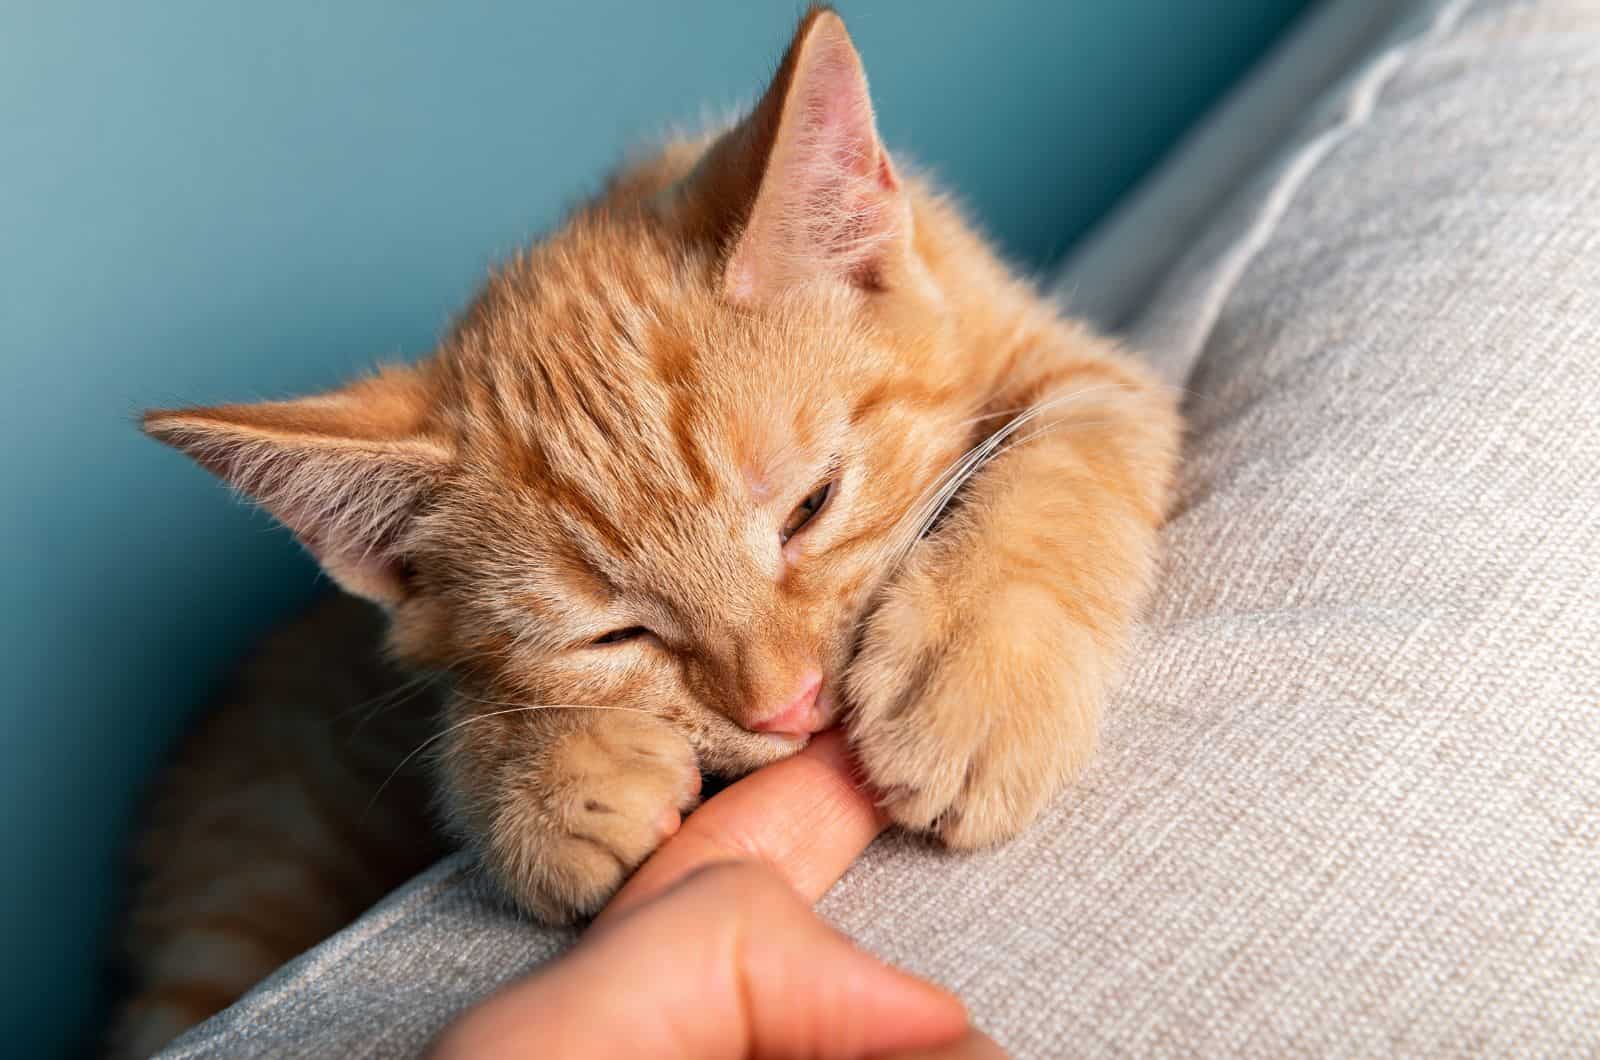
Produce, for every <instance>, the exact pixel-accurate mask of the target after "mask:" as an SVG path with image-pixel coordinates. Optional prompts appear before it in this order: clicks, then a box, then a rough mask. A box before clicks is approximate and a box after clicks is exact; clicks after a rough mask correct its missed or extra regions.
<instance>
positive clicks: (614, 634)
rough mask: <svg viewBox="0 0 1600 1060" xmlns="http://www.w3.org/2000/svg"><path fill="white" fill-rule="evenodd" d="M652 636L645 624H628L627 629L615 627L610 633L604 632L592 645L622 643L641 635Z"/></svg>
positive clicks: (601, 645)
mask: <svg viewBox="0 0 1600 1060" xmlns="http://www.w3.org/2000/svg"><path fill="white" fill-rule="evenodd" d="M648 636H650V631H649V630H648V629H645V628H644V627H643V626H628V627H627V628H626V629H614V630H612V631H611V632H610V633H602V634H601V635H600V636H598V637H596V638H595V639H594V640H592V641H590V642H589V643H590V645H592V646H593V647H596V648H599V647H604V646H605V645H607V644H621V643H623V642H625V641H630V640H638V639H639V638H640V637H648Z"/></svg>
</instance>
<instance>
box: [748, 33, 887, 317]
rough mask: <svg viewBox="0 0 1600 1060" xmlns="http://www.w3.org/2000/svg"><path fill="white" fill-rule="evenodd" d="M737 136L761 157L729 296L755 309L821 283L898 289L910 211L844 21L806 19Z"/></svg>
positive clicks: (858, 57) (749, 167)
mask: <svg viewBox="0 0 1600 1060" xmlns="http://www.w3.org/2000/svg"><path fill="white" fill-rule="evenodd" d="M730 136H732V137H734V140H732V141H730V145H734V144H737V145H742V146H743V148H744V149H745V151H746V152H754V153H756V154H757V156H758V157H763V155H764V158H763V161H762V162H761V164H760V167H759V173H760V182H759V185H758V188H757V190H756V192H755V196H754V202H753V203H752V204H751V205H750V208H749V214H748V220H747V221H746V223H745V225H744V229H743V231H742V232H741V233H740V235H739V238H738V241H737V242H736V243H735V244H734V247H733V252H732V254H731V255H730V256H729V258H728V263H727V267H726V271H725V272H724V274H723V289H724V292H725V293H726V294H727V295H728V297H730V298H732V299H734V300H735V301H740V302H760V301H763V300H765V299H768V298H771V297H773V296H775V295H778V294H780V293H782V292H784V291H786V290H788V289H790V288H793V287H797V286H800V285H803V284H808V283H811V282H813V281H815V280H818V279H833V280H837V281H840V282H844V283H848V284H852V285H854V286H856V287H859V288H862V289H865V290H877V289H881V288H883V287H886V286H891V285H892V284H893V283H894V280H895V278H896V273H897V271H898V270H899V268H900V266H901V265H902V264H903V262H904V260H905V258H906V256H907V255H909V254H910V239H911V206H910V202H909V200H908V199H907V197H906V195H905V192H904V190H903V189H902V188H901V186H900V181H899V179H898V178H897V177H896V176H895V172H894V167H893V165H892V164H891V162H890V161H889V154H888V152H887V151H885V150H884V147H883V144H882V142H881V141H880V140H879V139H878V130H877V126H876V124H875V123H874V121H873V117H872V100H871V98H870V96H869V95H868V93H867V77H866V74H865V73H864V72H863V71H862V69H861V58H860V56H858V55H857V54H856V50H855V46H854V45H853V44H851V43H850V35H849V34H848V33H846V32H845V28H844V22H843V21H842V20H841V19H840V18H839V16H838V15H836V14H835V13H834V12H833V11H831V10H828V9H826V8H813V9H812V10H811V11H810V12H809V13H808V14H807V15H806V17H805V18H804V19H803V20H802V21H801V23H800V28H799V29H798V30H797V31H796V33H795V37H794V40H793V42H792V43H791V44H790V45H789V50H788V52H787V53H786V54H785V55H784V58H783V63H782V64H781V65H780V66H779V68H778V73H777V75H776V76H775V77H774V78H773V81H772V86H771V87H770V88H769V89H767V93H766V95H765V96H763V97H762V99H761V102H760V103H759V104H757V106H756V109H755V110H754V111H753V112H752V113H751V115H750V117H749V118H748V119H747V120H746V121H745V123H744V125H743V126H741V128H740V129H737V130H735V132H734V133H733V134H730ZM719 146H720V145H719ZM763 149H764V152H763ZM723 153H724V156H725V157H724V158H723V159H722V161H723V162H728V161H730V159H729V158H727V157H726V156H728V155H731V154H733V152H732V151H731V150H727V149H725V150H724V152H723ZM751 161H753V160H751ZM746 169H747V171H749V170H754V169H755V167H753V166H749V165H748V163H747V166H746Z"/></svg>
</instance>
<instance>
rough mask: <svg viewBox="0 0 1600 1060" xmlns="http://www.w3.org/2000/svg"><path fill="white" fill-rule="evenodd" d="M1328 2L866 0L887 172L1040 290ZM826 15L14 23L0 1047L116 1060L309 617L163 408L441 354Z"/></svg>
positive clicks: (0, 572)
mask: <svg viewBox="0 0 1600 1060" xmlns="http://www.w3.org/2000/svg"><path fill="white" fill-rule="evenodd" d="M1304 3H1305V0H1209V2H1205V0H1185V2H1181V3H1180V2H1174V0H1070V2H1069V0H1048V2H1047V0H1039V2H1027V0H991V2H987V3H971V2H965V0H962V2H955V0H952V2H936V0H857V2H854V3H851V2H848V0H846V2H845V3H844V4H843V5H842V6H843V9H844V13H845V16H846V19H847V22H848V24H849V26H850V29H851V32H852V34H853V35H854V36H855V38H856V41H857V43H858V45H859V47H860V49H861V51H862V53H863V55H864V57H865V60H866V65H867V70H868V73H869V75H870V77H871V79H872V85H873V89H874V94H875V97H876V100H877V104H878V110H879V118H880V124H881V127H882V129H883V131H884V134H885V136H886V138H887V139H888V141H889V142H890V144H891V145H892V146H894V147H896V148H897V149H900V150H903V151H906V152H908V153H909V154H910V155H911V156H913V157H915V158H917V159H918V160H920V161H922V162H924V163H928V164H930V165H931V166H932V167H933V168H934V169H935V170H936V171H937V172H939V173H940V174H942V175H943V177H944V178H945V180H946V181H947V183H948V184H950V185H951V186H953V187H955V188H957V189H959V190H960V191H961V193H962V194H963V196H964V197H965V198H966V199H967V201H968V202H969V203H970V204H971V206H972V207H973V209H974V212H975V213H976V215H977V216H978V217H979V218H980V219H981V220H982V221H983V222H984V223H985V224H986V225H987V226H988V227H989V229H990V230H991V231H992V232H993V233H994V234H995V236H996V237H997V238H998V240H999V242H1000V243H1001V244H1002V245H1003V247H1004V248H1005V249H1006V250H1007V251H1008V252H1009V253H1011V254H1012V255H1013V256H1014V257H1016V258H1017V259H1018V260H1019V261H1021V262H1023V263H1025V264H1028V265H1030V266H1034V267H1042V266H1044V265H1046V264H1048V263H1050V262H1051V261H1052V260H1054V259H1055V258H1056V257H1058V256H1059V254H1060V253H1061V252H1062V251H1063V250H1064V249H1065V248H1066V247H1067V246H1068V245H1069V244H1070V243H1071V242H1072V240H1073V239H1074V238H1075V237H1076V236H1077V235H1079V234H1080V233H1081V232H1082V231H1083V230H1084V228H1085V227H1086V226H1087V225H1088V224H1089V223H1090V222H1092V221H1093V220H1094V219H1095V218H1096V217H1097V216H1098V215H1100V214H1101V213H1102V212H1103V211H1104V210H1105V208H1106V207H1107V206H1108V205H1109V204H1110V203H1111V202H1112V201H1113V200H1114V198H1115V197H1116V196H1117V195H1118V194H1119V193H1120V192H1121V191H1123V190H1124V189H1126V187H1127V186H1128V185H1129V183H1130V182H1131V181H1132V180H1133V179H1135V178H1136V177H1137V176H1138V175H1139V174H1141V173H1142V172H1143V171H1144V170H1145V169H1146V168H1147V167H1148V166H1149V165H1150V164H1151V163H1152V162H1153V161H1154V160H1156V159H1157V158H1158V157H1159V155H1160V153H1161V152H1162V150H1163V149H1164V148H1165V147H1167V146H1168V145H1169V144H1170V143H1171V142H1172V140H1173V138H1174V137H1175V136H1176V135H1177V134H1178V133H1179V132H1180V131H1181V130H1182V129H1183V128H1184V127H1185V126H1186V125H1187V124H1188V123H1189V122H1190V121H1191V120H1192V119H1193V118H1194V117H1195V116H1196V115H1197V114H1198V113H1199V112H1200V111H1201V110H1202V109H1203V108H1204V107H1205V106H1206V105H1207V104H1209V103H1210V102H1211V101H1213V100H1214V99H1215V97H1216V96H1217V95H1218V93H1219V92H1220V91H1221V90H1222V89H1224V88H1225V87H1226V86H1227V85H1228V84H1229V83H1230V82H1231V81H1232V80H1233V79H1234V78H1235V77H1236V76H1237V75H1238V74H1239V73H1240V72H1241V71H1242V70H1243V68H1244V67H1245V66H1246V64H1247V63H1248V62H1249V61H1250V60H1251V59H1252V58H1253V57H1254V56H1256V55H1257V54H1258V53H1259V52H1260V51H1261V50H1262V48H1263V47H1264V46H1265V44H1266V43H1267V42H1269V41H1270V40H1271V39H1272V37H1273V36H1274V35H1275V34H1277V33H1278V32H1279V31H1280V30H1281V29H1282V28H1283V27H1284V26H1285V25H1286V24H1287V23H1288V21H1289V19H1290V18H1291V17H1292V16H1293V14H1294V13H1295V12H1296V11H1297V10H1298V9H1299V8H1301V7H1302V6H1304ZM798 10H799V6H798V5H797V4H795V3H792V2H789V0H784V2H754V0H716V2H701V3H696V4H679V3H648V4H647V3H623V2H620V0H582V2H579V0H543V2H539V3H533V2H523V3H503V4H502V3H490V2H482V0H474V2H457V3H454V4H450V5H444V4H437V5H431V6H429V7H428V8H427V9H426V10H424V8H423V5H417V4H402V3H395V2H383V0H341V2H339V3H336V4H325V3H315V2H312V0H290V2H279V3H274V4H248V5H247V4H239V3H216V2H210V3H199V2H165V3H143V4H111V3H104V4H91V3H87V2H82V0H67V2H54V3H49V4H46V3H37V4H31V5H24V4H20V3H11V2H8V0H0V248H3V249H0V373H3V374H0V394H3V395H4V397H3V400H4V402H5V405H4V415H3V416H0V497H4V505H5V515H4V519H3V520H0V555H3V556H4V557H5V558H4V560H3V561H0V673H4V674H5V675H6V678H7V681H6V684H7V686H8V688H9V690H10V691H9V694H8V695H6V696H5V697H4V699H0V710H3V712H4V713H3V717H0V721H3V726H4V727H3V730H0V731H3V732H4V733H5V739H4V743H3V751H0V754H3V759H0V814H3V815H4V833H3V834H4V836H5V839H6V846H7V855H8V856H7V862H6V868H5V871H4V873H3V874H0V937H3V938H4V939H5V940H6V943H7V944H6V946H5V956H4V962H3V965H0V1011H3V1015H4V1021H3V1024H0V1033H3V1037H0V1041H5V1042H6V1044H7V1051H8V1052H11V1053H12V1055H19V1056H33V1055H42V1054H45V1053H49V1052H57V1051H60V1050H62V1049H64V1048H67V1047H69V1046H71V1045H72V1044H73V1043H74V1042H75V1041H81V1040H82V1038H83V1035H84V1034H85V1033H86V1032H87V1031H88V1030H89V1029H91V1028H92V1023H91V1022H90V1021H91V1020H92V1019H94V1018H95V1013H94V1009H93V1006H94V1005H96V1004H97V1003H98V1002H99V1000H100V998H101V994H102V985H101V975H102V973H101V972H100V968H101V966H102V964H103V956H104V950H105V947H106V945H107V943H106V941H105V940H106V938H107V936H108V929H109V926H110V924H111V923H112V918H113V916H114V912H115V909H116V902H117V901H118V898H119V895H120V876H121V872H122V870H121V865H120V861H119V859H120V858H121V856H122V855H121V851H122V846H123V843H124V836H125V835H126V832H127V830H128V828H129V825H130V821H131V819H132V815H133V813H134V812H135V809H136V806H137V799H138V793H139V791H140V788H141V785H142V783H143V781H144V778H145V777H146V776H147V775H148V773H149V770H150V769H151V768H152V765H153V763H154V762H156V761H157V760H158V758H159V756H160V754H161V753H162V752H163V751H164V749H165V748H167V747H168V746H170V743H171V741H172V740H173V738H174V736H175V735H176V733H177V732H178V731H179V729H180V727H181V724H182V722H183V719H184V717H185V716H186V714H187V713H188V712H189V711H191V710H192V709H193V707H194V706H195V705H197V704H198V703H200V702H202V701H203V699H204V697H205V695H206V693H207V692H208V691H210V690H212V689H214V688H215V687H216V685H217V683H218V681H219V680H220V679H221V678H222V676H223V675H224V674H225V672H226V667H227V664H228V662H229V660H231V659H233V658H235V657H236V656H237V655H238V654H239V653H240V652H241V651H242V650H243V649H244V647H245V645H246V644H247V643H248V642H249V640H250V639H251V638H252V637H253V636H255V635H256V634H257V633H259V632H260V631H261V630H262V629H263V628H264V627H265V626H267V625H268V624H269V623H270V622H271V621H272V620H273V618H274V617H275V616H278V615H281V614H282V613H283V612H284V611H285V610H286V609H288V608H290V607H291V606H293V605H295V604H296V603H298V602H299V601H302V600H304V599H305V598H307V596H308V595H309V593H310V592H311V591H312V587H313V585H314V574H313V571H312V569H311V567H310V566H309V564H308V563H307V562H306V561H305V560H304V559H303V557H301V556H299V555H298V554H297V552H296V550H295V549H294V547H293V546H292V545H291V543H290V542H289V541H288V540H287V538H286V537H285V536H284V535H283V534H281V533H279V532H276V531H273V530H271V529H270V528H269V526H268V524H267V522H266V521H265V520H264V519H262V518H261V517H259V516H257V515H254V514H252V513H249V512H247V511H246V510H245V509H244V508H243V507H242V506H240V505H237V504H235V503H233V502H232V501H231V500H230V499H229V498H228V496H227V495H226V493H225V492H224V491H223V490H222V489H220V488H218V487H217V486H216V485H215V484H214V483H213V482H212V481H211V480H209V479H208V478H207V477H206V476H205V475H204V474H203V473H201V472H199V471H198V470H196V469H194V468H192V467H191V466H190V465H189V464H187V463H186V462H185V461H183V460H182V459H181V458H180V457H178V456H177V455H176V454H174V453H171V452H168V451H166V450H163V449H161V448H159V447H158V446H157V445H155V444H154V443H153V442H149V441H146V440H143V439H141V438H140V437H139V436H138V435H137V433H136V432H135V430H134V428H133V425H132V424H133V416H134V414H135V412H136V410H137V409H138V408H140V407H141V406H146V405H162V404H176V403H193V402H209V401H217V400H223V399H229V400H240V399H248V398H256V397H271V396H284V395H288V394H292V393H296V392H300V391H304V390H307V389H310V388H315V387H319V386H323V385H327V384H330V383H332V382H334V381H335V380H337V379H339V378H341V377H343V376H345V375H347V374H349V373H350V372H352V371H353V370H356V369H359V368H361V367H363V366H366V365H369V364H371V363H372V362H373V361H375V360H377V359H379V358H383V357H392V356H395V355H415V354H419V353H422V352H424V351H426V350H427V349H428V347H429V346H430V345H431V343H432V341H433V340H434V338H435V336H436V335H437V334H438V333H439V331H440V330H441V328H442V327H443V326H444V324H445V322H446V321H447V319H448V316H449V314H450V313H451V312H452V311H453V310H454V309H455V308H456V307H458V306H460V305H461V303H462V302H463V300H464V299H465V298H466V297H467V296H468V295H469V294H470V292H471V291H472V289H473V287H474V286H475V285H476V284H477V283H478V282H479V280H480V278H481V277H482V276H483V273H484V270H485V267H486V266H487V265H488V264H489V263H490V262H492V261H494V260H495V259H496V258H498V257H500V256H502V255H504V254H506V253H507V252H508V251H510V250H512V249H513V248H514V247H516V246H517V245H518V244H519V243H521V242H522V241H524V240H526V239H528V238H530V237H533V236H535V235H537V233H539V232H540V231H541V230H543V229H544V228H546V227H548V226H549V225H551V224H552V223H553V222H554V221H555V220H556V219H557V218H558V216H559V214H560V212H561V211H562V209H563V208H564V207H565V206H566V205H568V204H571V203H572V202H574V201H575V200H576V199H577V198H578V197H580V196H581V195H583V194H584V192H585V191H586V190H588V189H591V188H593V187H594V186H595V184H596V181H597V179H598V178H599V176H600V174H601V173H602V172H603V170H604V168H605V167H606V166H607V165H608V164H609V163H611V162H612V161H614V160H615V159H616V157H617V156H618V154H619V152H620V151H621V150H622V149H623V148H624V147H625V146H626V145H627V144H629V143H630V142H632V141H634V140H636V139H637V138H639V137H641V136H646V135H649V134H652V133H654V132H655V131H657V130H659V129H660V128H662V126H663V125H664V124H665V123H667V122H670V121H673V120H679V121H690V122H692V121H694V120H695V119H696V118H697V117H698V116H699V115H701V114H702V113H704V112H705V108H706V107H707V106H708V105H710V106H713V107H716V108H718V109H719V110H720V108H721V107H723V106H726V105H728V104H731V103H734V102H737V101H740V100H743V99H748V98H750V97H751V96H752V95H753V94H754V93H755V92H756V91H757V90H758V89H759V87H760V86H761V85H762V84H763V83H764V81H765V78H766V76H767V75H768V73H769V72H770V70H771V68H772V66H773V64H774V62H775V61H776V58H777V56H778V54H779V52H780V51H781V48H782V45H783V44H784V42H785V40H786V39H787V35H788V32H789V30H790V28H791V27H792V24H793V21H794V18H795V16H796V15H797V13H798Z"/></svg>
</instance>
